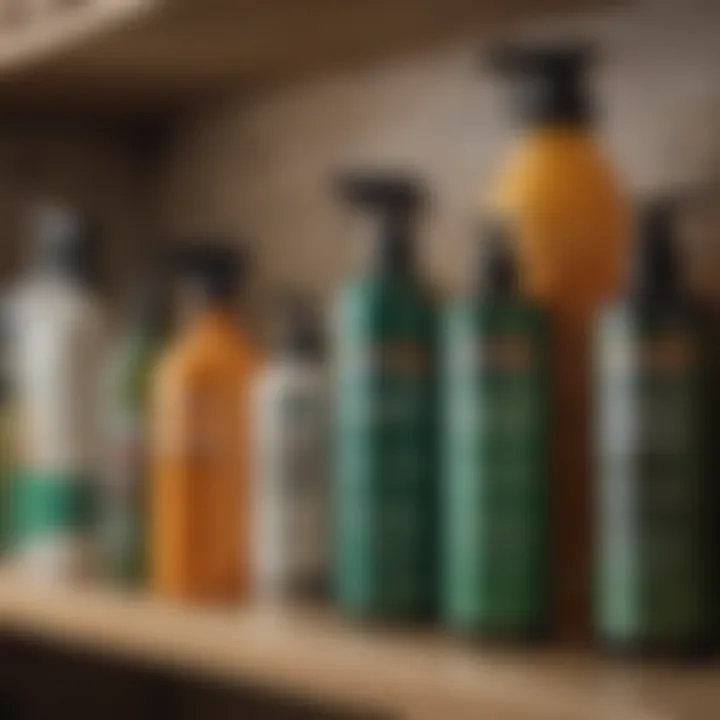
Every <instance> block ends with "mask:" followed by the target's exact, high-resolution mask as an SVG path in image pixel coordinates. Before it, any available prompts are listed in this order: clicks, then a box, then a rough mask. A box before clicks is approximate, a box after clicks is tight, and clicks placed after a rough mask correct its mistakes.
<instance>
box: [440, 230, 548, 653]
mask: <svg viewBox="0 0 720 720" xmlns="http://www.w3.org/2000/svg"><path fill="white" fill-rule="evenodd" d="M483 241H484V242H483V244H482V248H481V256H480V258H481V259H480V267H479V273H476V276H477V277H476V280H479V282H477V287H476V288H475V289H474V291H473V292H472V294H471V295H470V297H468V298H463V299H460V300H457V301H454V302H452V303H451V304H450V306H449V308H448V310H447V313H446V315H445V322H444V328H443V330H444V332H443V340H444V343H443V347H444V362H443V391H444V392H443V394H444V417H445V423H444V444H443V448H444V451H443V458H444V459H443V467H444V470H445V473H444V475H445V477H444V480H445V482H444V486H443V487H444V502H443V509H444V522H443V538H444V541H443V557H444V563H443V569H444V570H443V583H442V587H443V592H442V610H443V619H444V623H445V624H446V626H448V627H449V628H450V629H451V630H453V631H455V632H458V633H462V634H468V635H478V636H487V637H493V638H497V639H509V640H523V639H535V638H537V637H539V636H541V635H543V634H544V633H545V632H546V630H547V625H548V612H549V609H548V605H549V602H548V587H549V581H548V555H549V549H548V530H549V528H548V525H549V520H548V479H549V478H548V475H549V467H548V463H549V435H548V432H549V424H550V417H549V399H548V396H549V379H548V378H549V366H548V365H549V361H548V348H549V338H548V319H547V317H546V315H545V312H544V310H543V309H542V308H541V307H539V306H538V305H537V304H535V303H534V302H532V301H530V300H528V299H527V298H525V297H523V295H522V294H521V293H520V291H519V289H518V282H517V274H516V263H515V257H514V248H513V247H512V245H511V243H510V238H508V237H507V234H506V232H505V230H504V229H503V228H500V227H493V228H488V229H487V230H486V233H485V236H484V238H483Z"/></svg>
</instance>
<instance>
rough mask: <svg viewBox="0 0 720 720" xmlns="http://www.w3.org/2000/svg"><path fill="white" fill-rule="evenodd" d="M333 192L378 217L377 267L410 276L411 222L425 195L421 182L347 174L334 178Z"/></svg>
mask: <svg viewBox="0 0 720 720" xmlns="http://www.w3.org/2000/svg"><path fill="white" fill-rule="evenodd" d="M337 188H338V190H339V192H340V195H341V196H342V197H343V198H344V199H345V200H346V201H348V202H349V203H351V204H352V205H355V206H357V207H359V208H362V209H364V210H369V211H370V212H374V213H376V214H377V215H378V217H379V219H380V222H381V227H380V230H379V233H378V236H377V239H376V243H377V244H376V254H375V262H376V263H377V265H378V267H379V268H380V269H382V270H385V271H389V272H392V273H396V274H406V273H408V272H410V271H411V270H412V267H413V253H412V242H413V234H414V221H415V217H416V215H417V213H418V211H419V210H420V208H421V207H422V205H423V203H424V202H425V201H426V199H427V194H428V193H427V191H426V189H425V186H424V184H423V182H422V181H421V180H420V179H419V178H418V177H416V176H414V175H409V174H404V173H395V172H348V173H345V174H343V175H341V176H340V177H338V178H337Z"/></svg>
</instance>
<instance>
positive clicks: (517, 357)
mask: <svg viewBox="0 0 720 720" xmlns="http://www.w3.org/2000/svg"><path fill="white" fill-rule="evenodd" d="M494 64H495V65H496V66H497V67H499V68H500V69H501V70H502V71H503V72H509V73H511V74H514V75H520V76H521V77H520V79H521V80H522V82H521V83H519V84H520V85H521V86H522V91H521V92H520V93H519V94H518V101H517V107H518V110H519V111H520V117H521V120H522V124H523V128H524V134H523V136H522V137H521V139H520V141H519V144H518V148H517V151H516V153H515V155H514V156H513V157H512V158H511V162H510V164H509V166H508V168H507V169H506V172H504V173H503V174H502V175H501V177H500V180H499V182H498V184H497V186H496V189H495V192H493V193H492V195H491V197H490V199H489V201H488V202H486V203H484V204H483V208H482V215H483V216H484V217H486V218H487V223H486V225H485V226H484V228H483V232H482V235H483V237H482V253H481V259H480V263H479V266H478V267H477V268H476V270H475V272H474V273H472V278H471V291H470V292H469V293H468V294H467V295H466V296H465V297H463V298H460V299H458V300H455V301H453V302H451V303H448V305H447V306H446V307H443V308H442V311H441V306H440V303H439V302H438V301H437V298H435V297H434V295H433V294H432V293H431V292H430V291H429V290H428V288H427V286H426V283H425V282H424V280H423V278H422V276H421V273H420V272H419V270H418V267H417V262H416V258H415V247H414V246H415V242H414V235H415V229H416V227H417V225H418V223H419V219H420V215H419V211H420V210H421V208H422V206H423V204H424V201H425V199H426V195H427V190H426V188H425V187H424V185H423V183H422V182H420V181H419V180H417V179H416V178H414V177H412V176H405V175H401V174H387V173H386V174H381V175H377V174H372V173H371V174H367V173H350V174H346V175H344V176H342V177H341V178H340V179H339V182H338V183H337V190H338V194H339V195H340V197H341V199H342V201H343V202H344V203H347V204H349V205H350V206H352V207H353V208H355V209H356V210H357V211H359V212H363V213H371V214H372V215H373V217H374V218H375V219H376V223H375V225H374V227H375V233H374V236H373V238H372V240H371V247H372V252H371V253H370V261H369V262H368V263H367V265H366V266H365V268H364V269H363V270H362V271H361V272H360V273H359V274H358V275H357V276H356V277H355V278H354V279H352V280H351V281H349V282H348V283H347V284H346V285H345V287H344V288H343V289H342V291H341V293H340V296H339V298H338V299H337V302H336V304H335V306H334V312H333V317H332V327H333V331H332V343H331V355H332V363H331V372H330V373H329V374H326V372H325V369H324V364H323V362H322V355H323V352H322V350H323V348H322V338H321V336H320V334H319V332H318V329H317V327H315V321H314V319H313V318H312V316H311V313H309V312H308V309H307V308H305V307H304V306H303V305H302V303H296V306H295V308H294V309H293V317H292V322H291V323H290V325H289V327H288V329H287V333H286V337H285V343H284V347H285V350H286V352H285V353H284V354H283V356H282V357H279V358H272V359H266V358H263V357H262V353H261V352H260V351H259V350H258V348H257V347H256V345H255V344H254V342H253V341H252V339H251V337H250V335H249V334H248V333H246V332H244V331H243V330H242V329H241V328H240V327H239V326H238V323H237V322H236V317H235V301H236V296H237V291H238V288H239V286H240V285H241V283H242V281H243V278H244V275H245V274H246V272H247V269H246V268H245V267H244V263H243V262H242V258H241V257H240V255H239V254H238V253H237V251H235V250H233V249H231V246H230V245H225V244H222V243H217V242H212V241H211V240H210V239H205V240H204V241H199V242H197V243H192V244H187V245H184V246H180V247H179V248H177V249H176V251H175V252H174V253H173V257H172V262H173V267H172V272H171V273H170V274H171V275H172V276H173V278H176V277H180V278H182V281H181V283H180V286H181V290H182V293H181V295H180V299H181V301H182V302H181V305H182V312H181V313H177V312H171V309H170V307H169V305H168V301H167V297H166V295H165V293H164V292H160V293H156V292H155V291H154V290H152V289H151V290H150V292H149V293H145V294H144V295H143V297H142V298H140V304H141V306H142V308H143V310H142V312H141V313H140V314H139V315H138V316H137V319H138V321H137V322H133V323H131V327H130V328H129V329H128V330H127V332H124V333H123V342H122V344H121V345H122V347H121V348H116V349H115V350H114V352H113V355H114V357H115V362H114V363H113V366H112V370H111V372H110V377H109V378H108V377H107V376H106V373H105V372H104V370H103V366H104V364H105V363H104V360H103V358H104V357H106V356H107V354H108V348H109V346H110V343H109V341H108V338H107V337H106V332H105V330H106V323H105V322H104V321H103V311H102V308H101V306H100V304H99V303H98V301H97V298H96V296H95V294H94V291H93V282H92V275H93V271H92V266H93V256H94V252H95V248H96V243H94V242H93V239H94V238H93V231H92V228H91V227H90V226H89V225H88V224H87V223H84V222H82V221H81V220H79V219H78V218H77V217H76V216H75V215H73V214H72V213H69V212H64V211H60V210H57V209H54V210H53V209H50V210H47V211H44V212H41V213H38V214H37V215H36V227H35V228H34V230H33V236H34V238H35V240H36V242H35V245H36V246H37V248H38V249H39V252H38V254H37V257H36V258H35V261H34V263H33V264H32V269H33V272H32V273H31V275H30V276H29V277H28V278H27V279H26V280H25V281H24V282H23V283H21V284H20V287H19V288H18V289H17V290H16V291H15V292H14V293H13V294H12V295H11V297H10V300H9V302H8V306H7V308H6V313H5V317H6V321H5V323H4V328H3V336H4V337H5V338H6V347H7V348H9V349H10V351H11V352H9V353H8V354H7V355H8V357H7V363H8V368H9V373H8V375H9V377H10V378H11V382H10V383H9V387H8V393H9V399H8V406H9V407H11V408H12V414H13V417H14V418H15V423H14V424H13V426H14V427H15V429H16V430H19V432H17V433H16V435H17V437H15V438H13V439H12V442H11V445H12V448H13V457H11V458H10V459H9V463H8V465H9V467H10V470H11V471H10V473H9V478H8V492H7V493H5V495H6V496H7V498H8V507H9V512H8V513H7V516H8V518H9V529H8V540H7V542H8V555H9V557H10V559H11V560H12V561H13V562H15V563H16V564H17V565H18V566H20V567H23V568H25V569H27V570H30V571H32V572H34V573H35V574H38V575H40V576H44V577H48V576H49V577H62V578H64V577H75V576H77V575H83V574H86V573H87V572H88V570H89V568H90V567H91V566H92V564H93V557H92V556H93V555H94V554H95V553H96V551H97V547H98V544H97V538H96V537H95V534H94V529H95V525H96V524H97V523H96V521H97V519H98V518H101V519H102V523H101V526H102V528H103V533H104V536H105V537H104V541H103V543H102V545H103V546H104V547H106V548H107V552H106V555H107V558H106V563H107V564H108V565H109V566H110V567H112V568H113V574H114V575H116V576H118V577H122V578H124V579H126V580H128V581H131V580H134V581H138V582H140V581H143V579H145V578H147V580H148V582H149V583H150V584H151V585H152V587H153V588H154V590H155V591H156V592H157V593H159V594H162V595H163V596H165V597H168V598H172V599H175V600H179V601H184V602H222V601H234V600H237V599H244V598H247V597H249V596H250V595H251V594H259V595H261V596H262V597H263V598H267V599H271V600H282V599H287V598H295V597H322V596H326V595H327V594H328V592H329V591H330V587H331V586H332V594H333V595H334V597H335V599H336V601H337V603H338V604H339V606H340V607H341V608H342V609H343V610H344V611H345V612H346V613H347V614H349V615H352V616H355V617H359V618H363V619H400V620H409V619H425V618H431V617H433V616H435V615H437V614H438V613H440V614H441V615H442V616H443V618H444V621H445V623H446V624H447V625H448V626H450V627H452V628H454V629H455V630H457V631H459V632H463V633H472V634H475V633H479V634H484V635H497V636H503V637H519V638H526V637H530V636H536V635H543V634H546V633H548V632H551V631H552V632H556V633H559V634H560V635H562V636H567V635H577V631H578V626H579V623H580V621H581V619H582V618H583V617H585V616H586V615H587V607H588V605H589V604H590V603H591V598H590V591H589V588H590V587H592V586H594V587H595V588H596V593H595V596H594V598H593V599H592V606H593V609H592V615H593V617H594V618H595V627H596V629H597V631H598V633H599V635H600V636H601V638H602V639H603V640H605V641H607V642H608V643H610V644H613V645H615V644H626V643H630V644H636V643H637V644H640V645H645V644H649V645H651V646H655V645H659V646H672V647H677V646H683V647H684V646H690V645H697V644H699V643H700V641H701V640H703V639H704V638H706V637H707V636H708V634H709V628H710V626H711V624H712V623H711V612H710V610H711V608H710V598H711V597H712V592H713V590H714V588H713V584H714V573H713V572H711V562H710V557H709V555H710V552H709V547H710V543H711V538H710V526H711V522H710V521H711V517H710V513H711V511H712V508H713V497H712V495H711V493H710V486H709V473H710V471H711V470H712V467H711V454H710V451H709V445H710V444H711V443H710V432H711V426H712V423H711V417H710V411H711V409H712V400H711V394H710V393H709V392H708V390H707V387H708V376H709V370H710V368H711V364H712V341H711V333H710V327H709V324H708V321H707V318H706V317H705V315H704V314H703V313H702V312H700V311H698V310H697V309H696V308H695V306H694V304H693V303H692V302H691V301H690V300H688V299H687V297H686V295H685V294H684V292H683V290H682V283H681V278H680V275H679V273H678V270H677V263H676V261H675V258H674V248H673V244H674V243H673V230H672V224H673V218H672V216H671V211H670V210H669V209H668V207H667V206H666V205H660V206H658V207H654V208H652V209H651V210H650V211H649V213H648V215H647V216H646V217H644V218H643V221H642V223H641V229H640V241H639V243H638V246H637V247H638V252H637V253H636V255H637V260H636V262H635V263H634V275H633V277H632V281H631V282H630V283H629V285H628V287H629V289H628V290H627V292H625V293H621V285H622V282H621V280H622V270H623V267H624V265H625V264H626V263H627V260H628V257H629V255H630V250H629V243H628V242H626V239H627V238H628V236H629V234H630V233H629V232H628V226H629V218H628V212H627V209H626V207H625V204H624V202H623V200H622V193H621V192H620V191H619V190H618V189H617V188H616V186H615V184H614V182H613V180H612V176H611V174H610V172H609V171H608V170H607V168H606V165H605V162H604V160H603V158H602V156H601V153H600V151H599V150H598V148H597V147H596V145H595V143H594V140H593V136H592V132H591V130H592V115H593V114H592V112H591V110H592V107H591V103H590V100H589V97H588V93H587V92H586V89H585V86H584V82H583V75H584V73H583V71H584V68H585V67H586V66H587V64H588V56H587V53H585V52H584V51H581V50H576V49H570V50H567V49H564V50H559V51H556V50H553V51H547V50H545V51H527V50H518V49H512V50H511V51H507V50H506V51H503V52H502V53H500V54H498V55H497V56H496V57H495V58H494ZM201 240H202V239H201ZM156 289H157V288H156ZM161 290H162V287H161ZM613 295H614V296H616V297H619V298H620V299H619V300H618V301H616V302H614V303H610V304H608V303H609V299H610V298H611V297H612V296H613ZM175 310H176V311H177V308H175ZM178 314H179V315H181V321H180V322H171V318H172V317H176V316H177V315H178ZM173 325H175V327H174V328H173V327H172V326H173ZM108 396H109V397H110V398H112V406H113V413H112V414H111V417H110V428H109V429H110V435H111V436H112V438H113V441H112V443H111V448H110V450H111V452H110V456H109V457H110V458H111V459H110V460H107V459H106V458H107V457H108V456H106V455H103V449H104V447H105V445H104V443H103V437H102V436H103V432H102V428H103V427H104V421H103V418H102V415H103V413H102V410H101V408H102V402H100V401H99V398H102V397H108ZM593 397H594V399H592V398H593ZM591 399H592V400H591ZM593 438H595V441H594V442H593ZM592 477H594V478H595V479H596V482H595V487H596V489H597V492H596V493H595V501H594V502H591V488H592V485H593V483H591V482H590V478H592ZM101 487H102V488H103V492H100V491H99V488H101ZM102 498H105V502H102V501H101V499H102ZM591 508H592V509H593V510H592V511H591ZM593 513H594V516H595V517H594V518H593ZM591 525H592V526H594V527H595V528H596V531H597V532H596V539H595V541H594V542H592V543H591V531H590V527H591ZM593 547H594V550H593ZM592 568H595V570H596V573H595V575H596V577H595V581H594V582H591V578H590V572H591V569H592Z"/></svg>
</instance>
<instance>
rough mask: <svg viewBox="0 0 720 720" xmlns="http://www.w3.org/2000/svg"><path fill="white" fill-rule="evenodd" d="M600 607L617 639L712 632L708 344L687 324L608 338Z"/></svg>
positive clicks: (602, 395)
mask: <svg viewBox="0 0 720 720" xmlns="http://www.w3.org/2000/svg"><path fill="white" fill-rule="evenodd" d="M598 352H599V357H600V367H599V378H598V392H599V397H598V410H599V423H598V425H599V427H598V431H599V488H598V507H599V513H600V522H599V527H598V531H599V533H600V535H599V538H598V547H599V548H600V558H599V567H598V572H599V577H598V611H599V623H600V626H601V630H602V631H603V633H604V634H605V636H606V637H608V638H609V639H611V640H615V641H633V640H634V641H648V642H675V641H683V640H686V639H692V638H694V637H698V636H700V637H701V636H702V632H703V623H704V621H705V612H706V609H705V605H704V603H705V600H706V592H707V589H708V586H707V579H708V578H707V572H706V568H705V566H704V554H703V553H704V519H703V506H704V502H705V501H704V497H705V490H706V488H705V461H706V459H705V457H704V454H703V450H702V444H703V433H704V427H703V426H704V411H703V408H702V405H701V395H700V393H701V392H702V390H701V382H700V379H701V362H702V359H701V357H700V352H701V350H700V348H699V346H698V343H697V341H696V339H695V338H694V337H693V335H692V332H690V331H685V330H683V329H678V330H674V329H672V328H671V329H669V330H667V331H655V332H649V331H645V332H639V331H637V330H636V329H634V328H632V327H629V325H628V324H626V323H625V322H623V320H622V319H620V318H615V319H612V320H607V321H606V322H605V325H604V328H603V332H602V333H601V336H600V347H599V349H598Z"/></svg>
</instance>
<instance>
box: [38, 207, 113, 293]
mask: <svg viewBox="0 0 720 720" xmlns="http://www.w3.org/2000/svg"><path fill="white" fill-rule="evenodd" d="M29 225H30V231H29V233H30V237H31V238H32V243H33V254H34V264H35V265H36V267H38V268H40V269H43V270H49V271H50V272H54V273H59V274H61V275H64V276H66V277H69V278H72V279H73V280H76V281H79V282H83V283H88V284H90V283H92V282H94V281H95V280H96V278H97V271H98V244H99V232H98V229H97V226H96V225H95V224H94V223H92V222H91V221H90V220H89V219H88V218H87V217H84V216H83V215H81V214H80V213H78V212H76V211H75V210H74V209H73V208H71V207H67V206H64V205H53V204H40V205H36V206H35V207H33V208H32V209H31V211H30V216H29Z"/></svg>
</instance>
